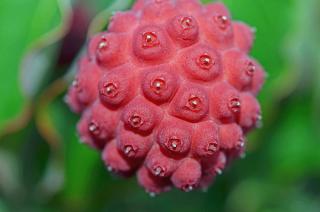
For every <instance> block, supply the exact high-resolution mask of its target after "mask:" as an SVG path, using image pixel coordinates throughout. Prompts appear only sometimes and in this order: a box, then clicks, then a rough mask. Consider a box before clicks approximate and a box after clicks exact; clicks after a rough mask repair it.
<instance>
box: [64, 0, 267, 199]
mask: <svg viewBox="0 0 320 212" xmlns="http://www.w3.org/2000/svg"><path fill="white" fill-rule="evenodd" d="M253 37H254V35H253V32H252V30H251V29H250V27H249V26H247V25H245V24H243V23H240V22H234V21H232V19H231V16H230V14H229V11H228V10H227V8H226V7H225V6H224V5H223V4H222V3H212V4H208V5H205V6H202V5H201V4H200V3H199V2H198V1H197V0H137V1H136V3H135V5H134V6H133V9H132V10H130V11H127V12H117V13H115V15H114V16H113V17H112V20H111V22H110V24H109V27H108V30H107V31H105V32H101V33H99V34H98V35H96V36H93V38H92V39H91V40H90V42H89V45H88V48H87V54H85V55H84V56H83V57H82V58H81V59H80V63H79V67H78V69H79V70H78V73H77V75H76V79H75V81H74V83H73V86H71V87H70V90H69V93H68V96H67V98H66V100H67V102H68V104H69V105H70V107H71V108H72V110H73V111H75V112H78V113H82V118H81V120H80V122H79V124H78V132H79V134H80V138H81V140H83V141H84V142H85V143H86V144H88V145H90V146H92V147H95V148H97V149H98V150H102V153H101V154H102V159H103V160H104V162H105V163H106V166H108V167H109V169H111V170H114V171H115V172H116V173H119V174H120V175H123V176H130V175H131V174H134V173H135V172H136V171H137V172H136V173H137V177H138V181H139V183H140V185H141V186H143V187H144V188H145V189H146V191H147V192H149V193H150V194H151V195H154V194H158V193H161V192H165V191H168V190H169V189H170V187H172V186H174V187H177V188H179V189H181V190H183V191H190V190H192V189H194V188H199V187H200V188H207V187H208V186H209V185H210V184H211V183H212V182H213V180H214V179H215V178H216V177H217V174H220V173H222V170H223V169H224V168H225V166H226V164H227V162H228V164H229V163H230V162H232V160H234V159H236V158H238V157H241V156H242V155H244V151H245V142H244V141H245V134H246V133H248V132H249V131H250V130H252V129H253V128H255V127H257V126H259V120H260V119H261V116H260V114H261V111H260V105H259V103H258V101H257V99H256V97H255V96H256V95H257V94H258V92H259V90H260V89H261V87H262V85H263V83H264V79H265V72H264V71H263V69H262V67H261V65H260V64H259V63H258V62H257V61H256V60H254V59H252V58H251V57H250V56H248V55H247V53H248V52H249V50H250V49H251V47H252V43H253Z"/></svg>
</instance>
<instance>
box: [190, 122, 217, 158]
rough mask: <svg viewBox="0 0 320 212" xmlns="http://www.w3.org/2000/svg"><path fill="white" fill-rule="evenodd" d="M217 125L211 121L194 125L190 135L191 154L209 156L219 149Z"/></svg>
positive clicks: (202, 156)
mask: <svg viewBox="0 0 320 212" xmlns="http://www.w3.org/2000/svg"><path fill="white" fill-rule="evenodd" d="M219 148H220V137H219V126H218V125H217V124H216V123H215V122H213V121H206V122H201V123H199V124H197V125H196V127H195V132H194V134H193V137H192V154H193V155H194V156H195V157H197V158H200V159H201V158H209V157H212V156H213V155H214V154H216V153H217V152H218V151H219Z"/></svg>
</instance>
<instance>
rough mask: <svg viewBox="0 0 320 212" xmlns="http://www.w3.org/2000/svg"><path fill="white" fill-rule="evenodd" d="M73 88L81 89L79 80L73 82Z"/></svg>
mask: <svg viewBox="0 0 320 212" xmlns="http://www.w3.org/2000/svg"><path fill="white" fill-rule="evenodd" d="M72 86H73V87H74V88H78V87H79V80H78V79H74V80H73V81H72Z"/></svg>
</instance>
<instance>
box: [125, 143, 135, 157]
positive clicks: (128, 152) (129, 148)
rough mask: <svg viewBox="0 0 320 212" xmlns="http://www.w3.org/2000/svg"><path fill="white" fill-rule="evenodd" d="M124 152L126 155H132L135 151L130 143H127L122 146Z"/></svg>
mask: <svg viewBox="0 0 320 212" xmlns="http://www.w3.org/2000/svg"><path fill="white" fill-rule="evenodd" d="M124 154H125V155H127V156H133V155H134V154H135V151H134V149H133V147H132V146H131V145H127V146H125V147H124Z"/></svg>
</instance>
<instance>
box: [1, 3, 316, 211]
mask: <svg viewBox="0 0 320 212" xmlns="http://www.w3.org/2000/svg"><path fill="white" fill-rule="evenodd" d="M203 2H204V3H209V2H211V1H208V0H203ZM223 2H224V3H225V4H226V5H228V7H229V8H230V10H231V13H232V15H233V18H234V19H236V20H241V21H244V22H247V23H249V24H250V25H251V26H253V27H255V28H256V29H257V32H256V42H255V45H254V48H253V50H252V55H253V57H255V58H257V59H258V60H259V61H260V62H261V63H262V65H263V66H264V67H265V69H266V70H267V72H268V75H269V76H268V80H267V82H266V85H265V87H264V89H263V91H262V93H261V95H260V96H259V99H260V101H261V103H262V109H263V115H264V118H265V120H264V126H263V128H261V129H258V130H256V131H255V132H254V133H252V134H251V135H250V137H249V146H248V153H247V157H246V158H245V159H244V160H240V161H236V162H235V163H234V164H233V165H232V166H231V167H230V168H229V169H228V170H227V171H226V173H224V175H223V176H222V177H219V178H218V179H217V181H216V183H215V185H214V186H212V187H211V188H210V189H209V191H208V192H205V193H204V192H200V191H196V192H192V193H182V192H180V191H176V190H174V191H172V192H169V193H166V194H163V195H161V196H158V197H156V198H151V197H149V196H148V195H147V194H145V193H144V191H143V189H141V188H140V187H139V186H138V185H137V183H136V181H135V179H134V178H132V179H129V180H123V179H121V178H117V177H114V176H110V175H109V173H107V172H106V171H105V168H104V166H103V163H102V162H101V160H100V156H99V155H98V153H97V152H95V151H94V150H91V149H89V148H87V147H86V146H84V145H82V144H81V143H79V139H78V137H77V135H76V131H75V125H76V122H77V120H78V117H77V116H76V115H74V114H72V113H71V112H70V110H69V109H68V108H67V106H66V105H65V104H64V101H63V98H64V92H65V90H66V87H67V85H68V83H69V82H68V80H69V79H70V76H71V75H72V74H73V72H74V71H73V70H74V62H73V60H74V59H75V58H76V57H77V54H80V52H81V46H82V45H83V44H84V42H85V37H86V34H88V35H91V34H92V33H95V32H97V31H100V30H102V29H103V28H105V27H106V25H107V22H108V18H109V16H110V15H111V14H112V12H113V11H116V10H125V9H128V8H129V7H130V5H131V4H132V3H133V2H132V1H130V0H92V1H85V0H73V1H71V0H70V1H69V0H45V1H44V0H23V1H20V0H1V1H0V25H1V26H2V27H1V28H0V46H1V48H0V67H1V74H2V75H1V83H0V96H1V98H2V100H1V104H0V211H1V212H2V211H151V210H152V211H184V212H188V211H231V212H233V211H234V212H242V211H243V212H256V211H259V212H260V211H263V212H264V211H265V212H271V211H272V212H278V211H279V212H280V211H290V212H291V211H292V212H296V211H297V212H300V211H308V212H309V211H310V212H313V211H315V212H317V211H320V201H319V200H320V121H319V120H320V83H319V82H320V39H319V38H320V25H319V23H320V2H319V1H318V0H281V1H279V0H268V1H265V0H237V1H235V0H224V1H223ZM72 17H76V18H74V19H73V20H72ZM77 20H78V21H79V20H81V21H82V23H79V22H77ZM90 22H91V24H90V26H89V25H88V23H90ZM77 26H78V27H77ZM79 26H81V27H79ZM79 30H80V31H79ZM70 49H72V51H70ZM66 55H67V56H66ZM61 58H62V59H61ZM67 58H68V59H67Z"/></svg>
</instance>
